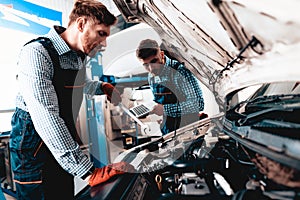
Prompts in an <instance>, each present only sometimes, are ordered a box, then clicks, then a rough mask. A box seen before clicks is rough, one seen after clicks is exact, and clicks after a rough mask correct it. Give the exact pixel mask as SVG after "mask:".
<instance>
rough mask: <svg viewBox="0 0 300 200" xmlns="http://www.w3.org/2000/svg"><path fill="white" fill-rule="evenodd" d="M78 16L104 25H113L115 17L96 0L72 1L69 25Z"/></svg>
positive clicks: (115, 20)
mask: <svg viewBox="0 0 300 200" xmlns="http://www.w3.org/2000/svg"><path fill="white" fill-rule="evenodd" d="M78 17H87V18H88V19H92V20H94V22H96V23H100V24H104V25H106V26H111V25H114V24H115V23H116V22H117V18H116V17H115V16H114V15H113V14H112V13H111V12H110V11H109V10H108V9H107V8H106V6H105V5H103V4H102V3H101V2H99V1H97V0H77V1H75V3H74V7H73V10H72V11H71V14H70V16H69V24H68V25H69V26H70V25H71V24H72V23H73V22H75V21H76V19H77V18H78Z"/></svg>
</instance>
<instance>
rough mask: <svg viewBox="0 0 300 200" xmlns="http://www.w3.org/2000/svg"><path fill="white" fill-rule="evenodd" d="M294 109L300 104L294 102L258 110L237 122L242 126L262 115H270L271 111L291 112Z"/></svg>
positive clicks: (299, 106)
mask: <svg viewBox="0 0 300 200" xmlns="http://www.w3.org/2000/svg"><path fill="white" fill-rule="evenodd" d="M295 108H300V102H295V103H291V104H285V105H275V106H273V107H271V108H267V109H263V110H259V111H256V112H253V113H250V114H247V115H246V116H245V117H244V118H241V119H239V120H237V122H238V124H239V125H240V126H242V125H244V124H245V123H246V122H247V121H248V120H249V119H253V118H255V117H258V116H261V115H264V114H266V113H270V112H273V111H293V110H294V109H295Z"/></svg>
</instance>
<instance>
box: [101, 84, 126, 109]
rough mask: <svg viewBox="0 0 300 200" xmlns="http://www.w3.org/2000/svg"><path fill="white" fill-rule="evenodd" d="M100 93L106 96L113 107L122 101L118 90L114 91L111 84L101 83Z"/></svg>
mask: <svg viewBox="0 0 300 200" xmlns="http://www.w3.org/2000/svg"><path fill="white" fill-rule="evenodd" d="M102 91H103V93H104V94H106V96H107V99H108V100H109V101H110V102H111V103H112V104H114V105H115V106H116V105H118V104H119V103H120V102H121V101H122V98H121V94H120V92H119V90H118V89H116V88H115V87H114V86H113V85H112V84H110V83H106V82H103V83H102Z"/></svg>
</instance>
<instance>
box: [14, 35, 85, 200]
mask: <svg viewBox="0 0 300 200" xmlns="http://www.w3.org/2000/svg"><path fill="white" fill-rule="evenodd" d="M37 41H38V42H40V43H41V44H42V45H43V46H44V47H45V48H46V49H47V50H48V53H49V55H50V56H51V59H52V62H53V65H54V77H53V85H54V88H55V91H56V93H57V96H58V101H59V110H60V117H62V118H63V119H64V120H65V123H66V125H67V127H68V129H69V131H70V133H71V134H72V136H73V138H74V139H77V137H76V136H77V133H76V128H75V127H76V126H75V121H74V119H76V118H77V115H78V112H79V109H80V105H81V102H82V98H83V96H82V95H83V93H82V92H83V88H82V87H81V86H82V85H83V84H84V80H85V68H83V69H82V70H66V69H62V68H61V67H60V64H59V60H58V54H57V52H56V50H55V49H54V47H53V45H52V43H51V41H50V40H49V39H47V38H39V39H37ZM31 42H32V41H31ZM75 80H76V82H75ZM75 85H76V86H77V87H74V86H75ZM74 88H76V89H74ZM73 95H75V98H72V97H74V96H73ZM72 99H73V100H74V99H76V102H74V103H72V102H73V101H72ZM11 124H12V130H11V135H10V155H11V166H12V169H13V175H14V181H15V183H16V189H17V196H18V199H22V200H23V199H28V200H29V199H30V200H35V199H49V200H54V199H55V200H57V199H74V177H73V176H72V175H71V174H69V173H68V172H66V171H65V170H64V169H63V168H62V167H61V166H60V165H59V164H58V163H57V161H56V160H55V159H54V157H53V156H52V154H51V152H50V151H49V150H48V148H47V147H46V145H45V144H44V143H43V141H42V140H41V138H40V136H39V135H38V133H37V132H36V130H35V128H34V125H33V122H32V120H31V117H30V114H29V113H28V112H26V111H24V110H21V109H19V108H16V111H15V113H14V114H13V117H12V120H11Z"/></svg>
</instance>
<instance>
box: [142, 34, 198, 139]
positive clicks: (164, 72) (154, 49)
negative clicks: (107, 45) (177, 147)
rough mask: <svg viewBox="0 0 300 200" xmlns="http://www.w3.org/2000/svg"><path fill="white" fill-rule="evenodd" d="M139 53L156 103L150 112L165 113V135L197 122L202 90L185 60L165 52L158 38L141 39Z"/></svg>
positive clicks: (163, 128)
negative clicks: (170, 56) (183, 61)
mask: <svg viewBox="0 0 300 200" xmlns="http://www.w3.org/2000/svg"><path fill="white" fill-rule="evenodd" d="M136 56H137V58H138V59H139V61H140V62H141V63H142V64H143V66H144V67H145V69H146V70H147V71H148V72H149V76H148V82H149V85H150V88H151V90H152V92H153V95H154V101H155V102H156V103H157V104H156V105H155V106H154V108H153V110H152V111H151V112H150V114H157V115H159V116H163V121H162V123H161V132H162V134H163V135H165V134H167V133H169V132H172V131H174V130H176V129H178V128H180V127H182V126H185V125H187V124H190V123H192V122H195V121H196V120H199V118H200V111H202V110H203V109H204V100H203V96H202V90H201V88H200V85H199V84H198V82H197V79H196V78H195V76H194V75H193V74H192V73H191V72H190V71H189V70H188V69H187V68H185V66H184V64H183V63H180V62H179V61H177V60H175V59H171V58H169V57H168V56H166V55H165V53H164V51H163V50H161V48H160V46H159V45H158V43H157V42H156V41H155V40H152V39H145V40H142V41H141V42H140V43H139V46H138V47H137V49H136Z"/></svg>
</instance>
